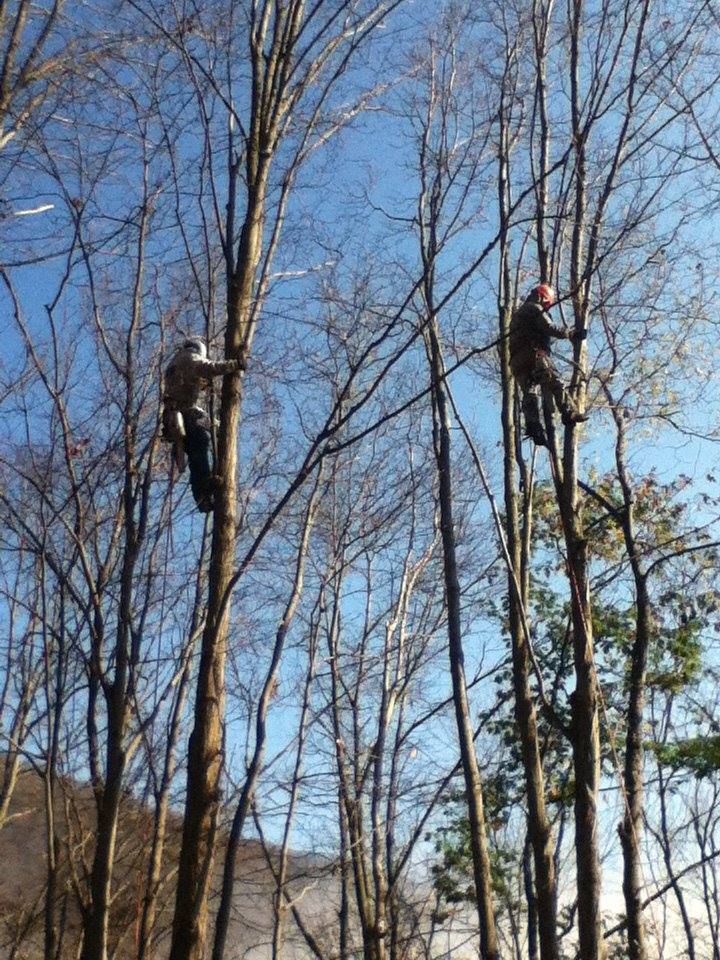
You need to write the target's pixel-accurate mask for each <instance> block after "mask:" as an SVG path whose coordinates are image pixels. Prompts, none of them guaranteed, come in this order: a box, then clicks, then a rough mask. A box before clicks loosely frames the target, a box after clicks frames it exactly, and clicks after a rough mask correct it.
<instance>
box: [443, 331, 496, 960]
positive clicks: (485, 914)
mask: <svg viewBox="0 0 720 960" xmlns="http://www.w3.org/2000/svg"><path fill="white" fill-rule="evenodd" d="M427 343H428V355H429V359H430V368H431V380H432V398H433V406H434V434H435V437H434V447H435V458H436V462H437V472H438V482H439V499H440V528H441V534H442V544H443V571H444V577H445V594H446V600H447V608H448V614H447V616H448V655H449V658H450V675H451V678H452V690H453V704H454V707H455V720H456V723H457V730H458V739H459V742H460V757H461V760H462V767H463V774H464V777H465V791H466V795H467V805H468V819H469V823H470V842H471V848H472V857H473V874H474V880H475V892H476V898H477V909H478V918H479V921H480V956H481V957H482V960H499V957H500V953H499V947H498V940H497V932H496V928H495V911H494V907H493V895H492V873H491V868H490V856H489V853H488V841H487V833H486V828H485V812H484V808H483V793H482V779H481V777H480V768H479V765H478V760H477V754H476V753H475V740H474V735H473V727H472V722H471V720H470V706H469V703H468V696H467V683H466V679H465V657H464V653H463V643H462V623H461V617H460V583H459V580H458V572H457V559H456V555H455V528H454V525H453V490H452V473H451V466H452V463H451V456H450V412H449V406H448V398H447V393H446V391H445V386H444V369H443V363H442V356H441V352H440V343H439V337H438V331H437V323H436V320H435V318H434V317H433V318H432V319H431V320H430V322H429V323H428V326H427Z"/></svg>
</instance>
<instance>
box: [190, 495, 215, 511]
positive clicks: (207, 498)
mask: <svg viewBox="0 0 720 960" xmlns="http://www.w3.org/2000/svg"><path fill="white" fill-rule="evenodd" d="M195 505H196V506H197V508H198V510H199V511H200V513H211V512H212V510H213V508H214V506H215V498H214V497H213V495H212V494H211V493H205V494H203V495H202V496H201V497H198V498H197V500H196V501H195Z"/></svg>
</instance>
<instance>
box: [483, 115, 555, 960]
mask: <svg viewBox="0 0 720 960" xmlns="http://www.w3.org/2000/svg"><path fill="white" fill-rule="evenodd" d="M509 149H510V148H509V138H508V131H507V124H506V122H505V119H504V107H503V108H502V109H501V144H500V169H499V176H498V200H499V206H500V215H501V230H502V233H501V240H500V250H501V253H500V257H501V261H500V289H501V297H500V304H499V307H500V373H501V381H502V429H503V450H504V455H503V477H504V491H505V518H506V521H505V522H506V526H507V549H508V555H509V561H510V563H511V565H512V569H511V570H508V597H509V628H510V640H511V644H512V662H513V671H512V675H513V689H514V693H515V722H516V723H517V728H518V733H519V736H520V746H521V750H522V758H523V768H524V772H525V789H526V794H527V806H528V832H529V837H530V842H531V844H532V850H533V857H534V862H535V884H536V890H537V922H538V931H539V936H540V956H541V958H542V960H558V957H559V955H560V954H559V945H558V939H557V879H556V875H555V862H554V856H553V852H554V846H553V841H552V830H551V827H550V821H549V819H548V815H547V810H546V807H545V777H544V774H543V768H542V757H541V748H540V738H539V735H538V724H537V712H536V710H535V701H534V698H533V693H532V689H531V686H530V673H531V669H532V665H531V660H530V651H529V649H528V639H527V637H526V629H527V618H526V613H525V611H526V609H527V599H528V590H529V583H528V578H529V562H528V561H529V558H528V557H527V555H526V551H525V550H524V543H525V542H526V541H529V539H530V532H529V530H528V529H527V527H525V528H523V526H522V525H521V522H520V516H519V511H518V491H517V481H516V476H517V469H518V464H517V460H516V453H515V451H516V445H517V440H518V438H517V426H516V423H515V386H514V380H513V377H512V373H511V371H510V346H509V340H508V333H509V330H510V318H511V312H512V300H511V292H510V291H511V280H510V267H509V260H508V256H509V250H508V239H507V222H508V206H509V203H508V202H509V196H508V190H509V185H508V160H509ZM538 229H540V228H539V227H538ZM528 509H529V504H528ZM527 519H528V521H529V520H530V518H529V517H528V518H527ZM520 591H522V595H521V593H520Z"/></svg>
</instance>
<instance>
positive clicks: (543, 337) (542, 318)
mask: <svg viewBox="0 0 720 960" xmlns="http://www.w3.org/2000/svg"><path fill="white" fill-rule="evenodd" d="M567 336H568V335H567V332H566V331H565V330H564V329H563V328H562V327H556V326H555V325H554V324H553V323H551V322H550V318H549V316H548V314H547V312H546V311H545V310H543V308H542V306H541V305H540V304H539V303H537V302H536V301H534V300H526V301H525V302H524V303H523V304H522V305H521V306H520V307H518V309H517V310H516V311H515V313H514V314H513V317H512V320H511V321H510V337H509V340H510V358H511V359H512V358H514V357H519V356H521V355H524V354H530V353H534V352H535V351H536V350H544V351H545V352H546V353H550V343H551V341H552V340H553V339H554V340H567Z"/></svg>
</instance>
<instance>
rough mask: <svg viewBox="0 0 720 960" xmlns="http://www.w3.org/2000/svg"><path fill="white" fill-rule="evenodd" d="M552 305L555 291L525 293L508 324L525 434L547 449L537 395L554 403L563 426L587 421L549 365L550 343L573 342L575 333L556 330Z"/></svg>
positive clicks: (545, 287) (543, 288) (543, 285)
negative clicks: (549, 398)
mask: <svg viewBox="0 0 720 960" xmlns="http://www.w3.org/2000/svg"><path fill="white" fill-rule="evenodd" d="M554 304H555V291H554V290H553V288H552V287H551V286H550V285H549V284H548V283H541V284H539V285H538V286H536V287H533V289H532V290H531V291H530V293H529V294H528V296H527V298H526V300H525V301H524V303H522V304H521V306H520V307H518V309H517V310H516V311H515V313H514V314H513V317H512V320H511V321H510V337H509V346H510V369H511V370H512V373H513V376H514V377H515V379H516V380H517V382H518V386H519V387H520V390H521V393H522V410H523V414H524V416H525V429H526V431H527V435H528V436H529V437H530V438H531V439H532V440H533V441H534V442H535V443H536V444H538V445H539V446H547V438H546V436H545V428H544V427H543V422H542V410H541V405H540V395H541V393H542V392H544V391H547V392H548V393H549V394H550V395H551V396H552V397H553V398H554V400H555V403H556V404H557V406H558V409H559V410H560V416H561V417H562V421H563V423H565V424H568V423H580V422H582V421H584V420H587V419H588V418H587V416H585V414H582V413H580V411H579V410H578V408H577V406H576V405H575V403H574V401H573V399H572V397H571V396H570V394H569V393H568V391H567V390H566V388H565V384H564V383H563V382H562V380H561V379H560V377H559V375H558V373H557V371H556V369H555V367H554V366H553V362H552V351H551V349H550V344H551V341H552V340H553V339H556V340H575V339H576V336H577V335H576V333H575V331H574V330H566V329H564V328H563V327H556V326H555V325H554V324H553V323H552V322H551V321H550V316H549V313H548V311H549V310H550V309H551V307H552V306H553V305H554Z"/></svg>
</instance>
